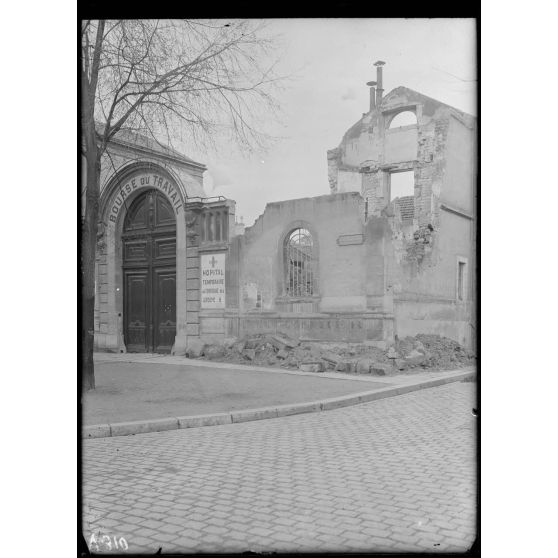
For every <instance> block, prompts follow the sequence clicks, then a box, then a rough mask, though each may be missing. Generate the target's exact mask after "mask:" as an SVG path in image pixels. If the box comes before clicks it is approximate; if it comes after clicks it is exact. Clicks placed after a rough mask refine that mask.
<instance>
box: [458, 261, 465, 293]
mask: <svg viewBox="0 0 558 558" xmlns="http://www.w3.org/2000/svg"><path fill="white" fill-rule="evenodd" d="M465 265H466V264H465V262H458V263H457V300H464V297H465Z"/></svg>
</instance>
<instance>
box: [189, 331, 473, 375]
mask: <svg viewBox="0 0 558 558" xmlns="http://www.w3.org/2000/svg"><path fill="white" fill-rule="evenodd" d="M187 356H189V357H190V358H203V359H206V360H215V361H219V362H230V363H237V364H252V365H254V366H278V367H281V368H288V369H298V370H302V371H306V372H324V371H326V370H329V371H337V372H344V373H348V374H373V375H377V376H390V375H394V374H402V373H403V374H404V373H412V371H413V370H417V369H419V370H420V369H430V370H441V369H446V370H450V369H454V368H460V367H462V366H468V365H471V364H473V363H474V356H473V355H472V354H471V353H469V352H468V351H467V350H465V349H464V348H463V347H461V346H460V345H459V343H456V342H455V341H452V340H451V339H448V338H446V337H441V336H440V335H426V334H419V335H416V336H415V337H404V338H402V339H399V340H397V341H396V343H395V345H394V346H392V347H390V348H389V349H387V350H383V349H379V348H377V347H372V346H369V345H367V344H365V343H318V342H300V341H299V340H296V339H292V338H291V337H289V336H287V335H284V334H254V335H248V336H245V337H243V338H242V339H237V338H227V339H225V340H224V342H223V343H221V344H204V343H203V342H201V341H199V342H196V343H195V344H193V345H192V346H191V347H190V348H189V350H188V354H187Z"/></svg>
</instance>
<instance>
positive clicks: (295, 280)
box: [285, 228, 316, 297]
mask: <svg viewBox="0 0 558 558" xmlns="http://www.w3.org/2000/svg"><path fill="white" fill-rule="evenodd" d="M285 264H286V289H285V290H286V294H287V295H288V296H296V297H302V296H312V295H314V294H315V292H316V286H315V277H314V267H315V260H314V242H313V240H312V235H311V234H310V232H309V231H308V230H307V229H302V228H301V229H295V230H294V231H292V232H291V233H290V234H289V235H288V236H287V239H286V242H285Z"/></svg>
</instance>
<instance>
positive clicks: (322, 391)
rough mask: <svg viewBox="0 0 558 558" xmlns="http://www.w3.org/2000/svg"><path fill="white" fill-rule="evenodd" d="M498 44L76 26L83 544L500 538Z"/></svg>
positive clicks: (412, 33)
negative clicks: (482, 159)
mask: <svg viewBox="0 0 558 558" xmlns="http://www.w3.org/2000/svg"><path fill="white" fill-rule="evenodd" d="M341 15H342V14H341ZM478 32H479V26H478V20H477V19H476V18H466V17H457V18H443V17H439V18H435V17H434V18H426V17H424V18H403V17H401V18H348V17H347V18H344V17H339V18H318V17H316V18H291V19H287V18H285V19H281V18H275V19H274V18H270V19H242V20H241V19H223V18H217V19H159V20H156V19H132V18H131V19H119V20H102V19H97V20H89V19H80V20H79V32H78V36H79V45H78V51H79V56H78V58H79V66H78V67H79V70H78V74H79V76H78V81H79V84H78V87H79V95H80V97H79V103H80V106H79V109H78V110H79V124H78V128H79V133H78V138H79V139H78V141H79V142H81V143H80V145H79V146H78V152H79V155H78V159H79V180H78V181H79V184H80V188H79V197H80V200H79V201H78V207H79V211H80V212H81V214H80V215H79V216H78V219H79V223H80V230H79V239H78V243H79V257H80V260H79V274H80V285H79V292H78V296H79V304H80V320H81V323H80V324H79V342H80V343H81V351H80V357H79V366H80V368H81V369H80V375H79V384H80V385H78V391H79V392H80V393H81V397H80V402H79V414H80V416H79V418H80V421H79V431H78V437H79V442H80V458H79V459H80V464H79V467H80V479H79V481H80V486H79V491H80V492H81V496H80V503H79V506H80V510H79V515H80V519H79V521H80V529H81V533H80V535H79V537H80V539H81V544H82V554H81V555H82V556H87V555H103V554H113V555H114V554H121V555H141V554H143V555H153V554H160V555H163V556H164V555H184V554H186V555H188V554H191V555H197V554H202V555H203V554H222V553H226V554H242V553H246V552H250V553H256V554H269V553H274V554H304V553H320V554H323V553H331V554H358V553H360V554H362V553H366V554H374V553H377V554H384V553H385V554H401V553H413V554H414V553H423V554H424V553H427V554H429V553H431V554H440V555H443V554H447V553H459V554H467V553H468V554H470V555H471V554H474V553H476V552H478V551H479V548H478V545H479V519H478V518H479V497H480V496H479V495H480V491H479V478H478V477H479V473H478V462H479V455H478V454H479V444H478V442H479V430H478V426H479V425H478V421H479V398H478V396H479V375H478V365H479V363H478V356H479V333H478V327H479V326H478V320H479V316H478V314H479V308H478V292H479V284H478V283H479V280H478V277H479V230H480V229H479V221H478V217H479V188H478V185H479V153H478V144H479V122H478V112H479V110H478V109H479V102H478V94H479V68H478V56H477V55H478V53H477V50H478V48H479V46H478V41H479V37H478V36H477V35H478ZM511 79H512V78H511V77H510V80H511ZM507 87H508V89H509V90H510V91H512V93H510V94H513V95H517V96H518V97H519V96H520V95H522V93H521V92H520V91H519V89H520V86H517V87H516V86H515V85H511V84H510V85H508V86H507ZM514 89H516V90H517V91H514ZM70 234H71V233H70ZM491 372H492V371H491Z"/></svg>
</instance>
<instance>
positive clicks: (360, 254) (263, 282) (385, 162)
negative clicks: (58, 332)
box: [95, 63, 476, 354]
mask: <svg viewBox="0 0 558 558" xmlns="http://www.w3.org/2000/svg"><path fill="white" fill-rule="evenodd" d="M381 70H382V63H378V79H377V82H370V83H369V84H368V85H370V86H371V89H370V106H369V110H368V112H366V113H364V114H363V115H362V117H361V118H360V119H359V121H358V122H357V123H356V124H355V125H353V126H352V127H351V128H350V129H349V130H348V131H347V133H346V134H345V135H344V137H343V139H342V141H341V143H340V145H339V146H338V147H337V148H335V149H332V150H330V151H328V152H327V165H328V178H329V193H328V194H325V195H323V196H318V197H314V198H303V199H297V200H286V201H281V202H274V203H269V204H267V206H266V208H265V211H264V213H263V214H262V215H261V216H260V217H259V218H258V219H257V220H256V222H255V223H254V224H253V225H252V226H251V227H246V228H244V226H239V225H238V223H235V202H234V201H232V200H226V199H224V198H208V197H207V196H206V194H205V192H204V190H203V179H202V176H203V172H204V171H205V167H204V165H202V164H200V163H197V162H195V161H192V160H191V159H188V158H187V157H184V156H183V155H181V154H179V153H177V152H175V151H173V150H171V149H169V148H166V147H163V146H161V145H159V144H155V143H154V142H152V141H150V140H148V139H147V138H145V137H143V136H139V135H134V134H131V133H128V132H122V133H120V134H119V135H118V136H117V137H116V138H115V139H114V141H113V142H112V143H111V145H110V146H109V149H108V153H107V155H106V156H105V158H104V160H103V174H102V195H101V202H102V203H101V224H100V229H101V232H100V235H99V242H98V256H97V297H96V321H95V341H96V347H97V349H98V350H108V351H116V352H126V351H146V352H172V353H174V354H185V353H186V352H187V350H188V344H189V342H191V340H192V339H200V338H201V339H202V340H203V341H207V342H220V341H222V340H224V339H225V338H226V337H231V336H242V335H244V334H248V333H263V332H282V333H286V334H289V335H292V336H296V337H297V338H301V339H306V340H319V341H349V342H351V341H354V342H367V343H370V344H372V345H377V346H379V347H387V346H389V345H390V344H392V343H393V342H394V339H395V337H396V336H399V337H403V336H406V335H415V334H417V333H438V334H441V335H445V336H447V337H450V338H452V339H455V340H456V341H458V342H460V343H462V344H463V345H465V346H467V347H469V348H474V339H475V304H474V299H475V297H474V293H475V289H476V285H475V264H476V253H475V245H476V237H475V234H476V152H475V141H476V120H475V118H473V117H472V116H470V115H467V114H465V113H463V112H461V111H459V110H457V109H454V108H453V107H450V106H448V105H445V104H443V103H440V102H438V101H436V100H434V99H431V98H429V97H426V96H424V95H421V94H420V93H417V92H415V91H412V90H410V89H407V88H405V87H397V88H396V89H394V90H392V91H391V92H390V93H388V94H387V95H386V96H385V97H383V89H382V74H381ZM374 85H377V88H375V87H374ZM405 115H408V116H410V122H409V121H407V122H404V123H403V125H397V124H398V121H400V120H401V117H402V116H405ZM401 176H405V177H406V178H407V179H408V180H407V186H406V188H407V190H406V191H405V189H403V190H401V189H399V190H397V188H399V186H397V187H396V182H397V180H398V179H399V178H400V177H401ZM326 189H327V186H326Z"/></svg>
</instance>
